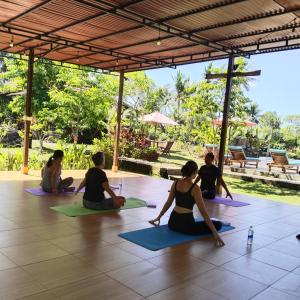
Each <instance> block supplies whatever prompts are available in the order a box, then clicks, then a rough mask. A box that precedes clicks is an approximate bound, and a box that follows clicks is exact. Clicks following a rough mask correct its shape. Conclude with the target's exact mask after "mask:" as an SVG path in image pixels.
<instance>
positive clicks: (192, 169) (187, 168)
mask: <svg viewBox="0 0 300 300" xmlns="http://www.w3.org/2000/svg"><path fill="white" fill-rule="evenodd" d="M197 171H198V165H197V163H196V162H194V161H193V160H189V161H188V162H187V163H186V164H185V165H184V166H183V167H182V168H181V174H182V176H183V177H189V176H192V175H193V174H194V173H196V172H197Z"/></svg>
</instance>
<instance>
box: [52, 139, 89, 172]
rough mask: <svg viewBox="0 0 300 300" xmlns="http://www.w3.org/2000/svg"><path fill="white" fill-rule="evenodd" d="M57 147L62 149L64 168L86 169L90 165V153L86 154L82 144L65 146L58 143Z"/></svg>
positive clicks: (85, 148)
mask: <svg viewBox="0 0 300 300" xmlns="http://www.w3.org/2000/svg"><path fill="white" fill-rule="evenodd" d="M57 149H61V150H63V151H64V160H63V167H64V169H66V170H82V169H88V168H90V166H91V165H92V160H91V155H90V154H87V152H86V150H87V147H86V146H84V145H77V144H73V145H71V146H66V145H59V144H58V148H57Z"/></svg>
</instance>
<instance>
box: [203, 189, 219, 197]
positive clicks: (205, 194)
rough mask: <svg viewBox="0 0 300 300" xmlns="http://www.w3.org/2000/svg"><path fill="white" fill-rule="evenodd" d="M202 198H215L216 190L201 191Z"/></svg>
mask: <svg viewBox="0 0 300 300" xmlns="http://www.w3.org/2000/svg"><path fill="white" fill-rule="evenodd" d="M202 197H203V198H205V199H214V198H215V197H216V190H204V191H202Z"/></svg>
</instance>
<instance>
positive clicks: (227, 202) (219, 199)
mask: <svg viewBox="0 0 300 300" xmlns="http://www.w3.org/2000/svg"><path fill="white" fill-rule="evenodd" d="M205 200H207V201H209V202H213V203H217V204H224V205H227V206H233V207H241V206H246V205H250V203H246V202H240V201H235V200H231V199H227V198H222V197H216V198H214V199H205Z"/></svg>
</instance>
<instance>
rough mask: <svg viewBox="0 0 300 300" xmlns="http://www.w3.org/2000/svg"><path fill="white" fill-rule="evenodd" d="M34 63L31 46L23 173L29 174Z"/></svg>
mask: <svg viewBox="0 0 300 300" xmlns="http://www.w3.org/2000/svg"><path fill="white" fill-rule="evenodd" d="M33 64H34V50H33V48H30V50H29V58H28V71H27V92H26V103H25V116H24V125H25V128H24V146H23V147H24V151H23V166H22V173H23V174H28V160H29V159H28V157H29V135H30V125H31V120H32V82H33Z"/></svg>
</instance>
